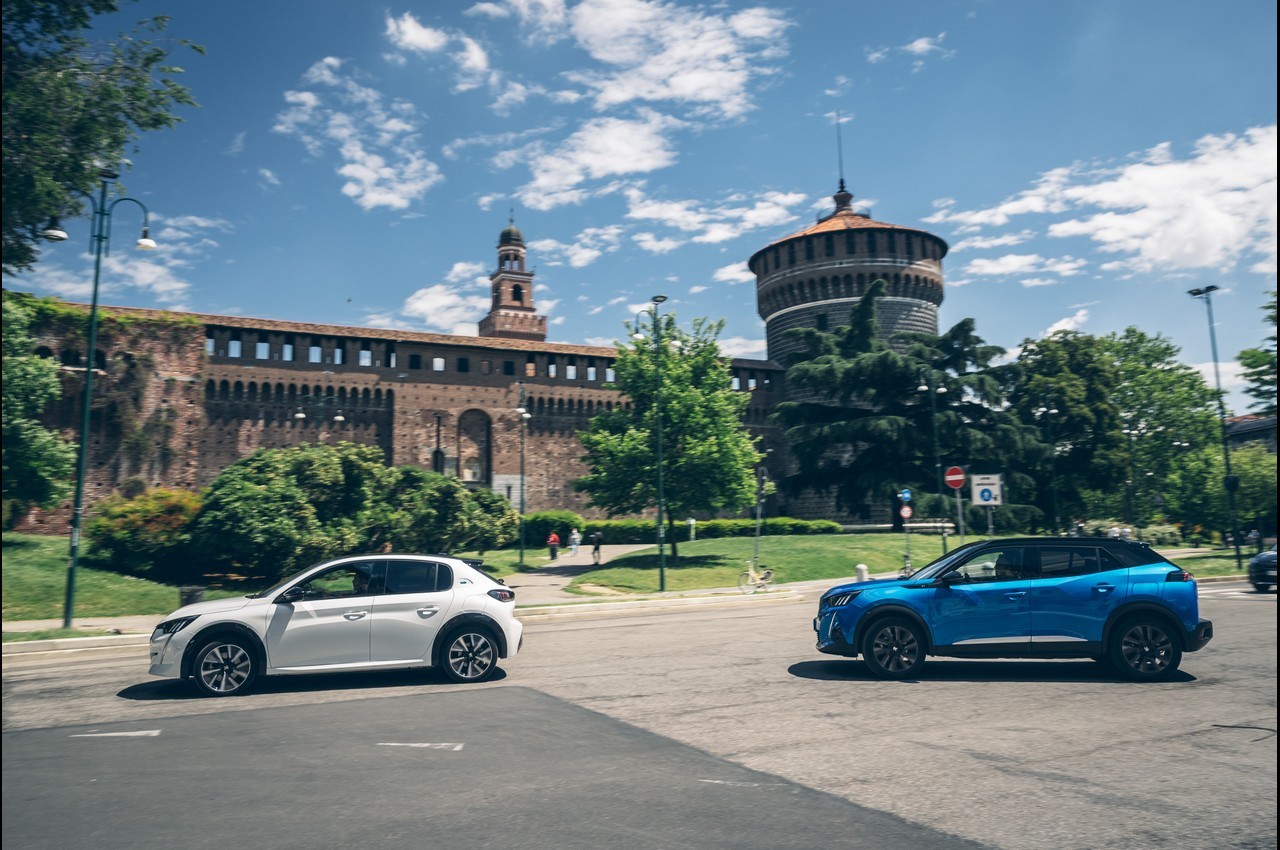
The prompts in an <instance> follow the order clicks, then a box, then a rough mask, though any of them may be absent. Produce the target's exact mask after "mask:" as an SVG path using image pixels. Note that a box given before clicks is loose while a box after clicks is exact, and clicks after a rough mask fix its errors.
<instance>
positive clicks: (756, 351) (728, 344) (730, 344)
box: [716, 336, 766, 358]
mask: <svg viewBox="0 0 1280 850" xmlns="http://www.w3.org/2000/svg"><path fill="white" fill-rule="evenodd" d="M716 342H717V343H718V344H719V346H720V352H721V353H722V354H724V355H725V356H726V357H760V358H763V357H764V356H765V352H766V346H765V341H764V340H762V339H749V338H748V337H745V336H729V337H725V338H723V339H719V340H716Z"/></svg>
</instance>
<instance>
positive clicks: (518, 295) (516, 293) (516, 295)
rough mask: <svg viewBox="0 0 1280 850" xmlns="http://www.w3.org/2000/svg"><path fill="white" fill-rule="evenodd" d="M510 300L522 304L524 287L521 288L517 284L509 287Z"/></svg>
mask: <svg viewBox="0 0 1280 850" xmlns="http://www.w3.org/2000/svg"><path fill="white" fill-rule="evenodd" d="M511 300H512V301H514V302H516V303H517V304H523V303H524V287H523V286H521V285H520V284H518V283H517V284H515V285H514V286H512V287H511Z"/></svg>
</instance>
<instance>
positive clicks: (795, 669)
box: [787, 658, 1196, 685]
mask: <svg viewBox="0 0 1280 850" xmlns="http://www.w3.org/2000/svg"><path fill="white" fill-rule="evenodd" d="M787 672H788V673H790V674H791V675H792V676H795V677H797V678H800V679H821V680H824V681H849V682H881V681H885V680H883V679H879V678H877V677H875V676H873V675H871V672H870V671H869V670H868V669H867V665H866V663H865V662H863V661H855V660H853V659H848V660H844V661H837V660H830V661H827V660H819V661H801V662H798V663H796V664H792V665H791V666H790V667H788V668H787ZM900 681H901V682H903V683H908V684H913V683H919V682H921V681H930V682H1106V683H1109V684H1115V685H1144V684H1157V685H1163V684H1169V683H1175V682H1184V683H1185V682H1194V681H1196V677H1195V676H1192V675H1191V674H1190V673H1187V672H1186V671H1185V670H1178V671H1176V672H1174V674H1173V675H1172V676H1170V677H1169V678H1167V679H1164V680H1162V681H1160V682H1134V681H1131V680H1129V679H1125V678H1122V677H1121V676H1120V675H1119V674H1117V673H1114V672H1112V671H1110V670H1108V669H1107V668H1105V667H1103V666H1102V665H1101V664H1099V663H1097V662H1096V661H1006V660H999V661H981V660H979V661H972V660H968V659H964V660H961V659H951V658H948V659H937V660H934V659H930V660H929V661H928V662H926V663H925V665H924V669H923V671H921V675H920V676H919V677H918V678H915V679H902V680H900Z"/></svg>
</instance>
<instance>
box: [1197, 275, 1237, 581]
mask: <svg viewBox="0 0 1280 850" xmlns="http://www.w3.org/2000/svg"><path fill="white" fill-rule="evenodd" d="M1217 291H1218V287H1216V286H1213V285H1209V286H1206V287H1204V288H1197V289H1189V290H1187V294H1188V295H1190V296H1191V297H1192V298H1199V299H1200V300H1202V301H1204V307H1205V310H1206V311H1207V313H1208V317H1209V348H1210V350H1211V351H1212V352H1213V381H1214V385H1215V386H1216V388H1217V390H1218V424H1219V425H1220V427H1221V430H1222V466H1223V470H1224V472H1225V475H1224V476H1223V479H1222V486H1223V489H1225V490H1226V491H1227V511H1228V512H1229V513H1230V515H1231V542H1232V543H1234V544H1235V547H1236V569H1237V570H1243V569H1244V556H1243V555H1242V554H1241V552H1240V523H1239V522H1238V521H1237V519H1236V489H1237V488H1238V487H1239V486H1240V479H1239V478H1236V477H1235V476H1234V475H1232V474H1231V445H1230V441H1229V440H1228V439H1227V405H1226V402H1224V401H1223V399H1222V375H1221V374H1219V372H1218V334H1217V331H1215V330H1214V327H1213V293H1215V292H1217Z"/></svg>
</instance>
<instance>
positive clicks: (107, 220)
mask: <svg viewBox="0 0 1280 850" xmlns="http://www.w3.org/2000/svg"><path fill="white" fill-rule="evenodd" d="M119 176H120V174H119V172H117V171H113V170H111V169H107V168H104V169H102V170H101V171H100V172H99V173H98V179H99V180H100V181H101V183H100V185H99V187H98V197H97V198H96V199H95V198H94V197H93V195H89V194H86V195H85V197H86V198H88V199H89V205H90V207H91V208H92V210H93V221H92V228H91V230H90V241H91V242H92V243H93V298H92V301H91V303H90V305H89V344H88V350H87V352H86V355H85V370H84V404H83V407H84V409H83V411H82V412H81V416H80V445H79V450H78V451H77V453H76V490H75V498H74V501H73V502H72V507H71V547H70V551H69V553H68V556H67V591H66V597H65V599H64V602H63V606H62V627H63V628H64V629H69V628H71V622H72V618H73V615H74V613H75V604H76V566H77V564H78V562H79V558H80V529H81V527H82V526H83V525H84V479H85V473H86V471H87V470H88V465H89V413H90V406H91V404H92V402H93V371H94V367H95V366H96V365H97V363H96V353H97V345H98V283H99V282H100V280H101V279H102V257H103V255H105V254H108V253H110V242H111V213H112V211H113V210H114V209H115V208H116V204H121V203H124V202H125V201H128V202H129V203H132V204H137V205H138V206H139V207H141V208H142V235H141V236H139V237H138V241H137V243H136V247H137V248H139V249H140V250H143V251H154V250H155V248H156V243H155V241H154V240H153V239H152V238H151V228H150V226H149V223H148V219H149V218H150V216H149V213H148V212H147V207H146V205H145V204H143V203H142V202H141V201H139V200H136V199H134V198H116V199H115V200H114V201H112V202H111V203H109V204H108V203H107V191H108V190H109V189H110V188H111V184H112V183H114V182H115V180H116V178H118V177H119ZM40 238H41V239H44V240H46V241H48V242H65V241H66V239H67V232H66V231H65V230H63V229H62V227H61V226H60V225H59V224H58V219H57V218H52V219H50V220H49V226H48V227H46V228H45V229H44V230H43V231H42V232H41V233H40Z"/></svg>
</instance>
